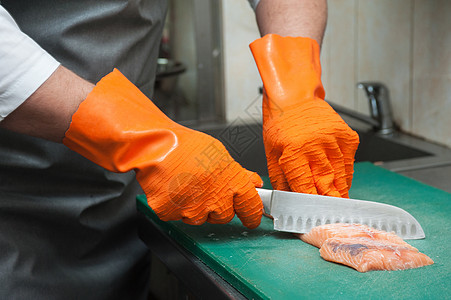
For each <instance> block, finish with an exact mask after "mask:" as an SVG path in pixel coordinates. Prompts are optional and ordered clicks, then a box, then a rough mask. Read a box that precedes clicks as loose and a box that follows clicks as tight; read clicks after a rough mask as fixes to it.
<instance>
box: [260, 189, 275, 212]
mask: <svg viewBox="0 0 451 300" xmlns="http://www.w3.org/2000/svg"><path fill="white" fill-rule="evenodd" d="M257 192H258V195H259V196H260V198H261V199H262V202H263V207H264V208H265V213H267V214H269V215H270V214H271V202H272V192H273V191H272V190H266V189H259V188H257Z"/></svg>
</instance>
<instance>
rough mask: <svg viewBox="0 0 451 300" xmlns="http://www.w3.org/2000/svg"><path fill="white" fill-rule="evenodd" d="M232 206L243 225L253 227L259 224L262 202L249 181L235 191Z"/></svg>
mask: <svg viewBox="0 0 451 300" xmlns="http://www.w3.org/2000/svg"><path fill="white" fill-rule="evenodd" d="M233 206H234V209H235V213H236V215H237V216H238V218H239V219H240V220H241V222H242V223H243V225H244V226H246V227H247V228H249V229H253V228H256V227H258V225H260V221H261V217H262V214H263V203H262V200H261V199H260V196H259V195H258V193H257V190H256V189H255V187H254V186H253V185H252V183H251V182H248V183H246V184H245V186H244V187H242V188H241V189H239V190H238V191H237V192H236V193H235V195H234V202H233Z"/></svg>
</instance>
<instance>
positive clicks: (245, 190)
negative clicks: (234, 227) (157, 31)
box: [63, 70, 263, 228]
mask: <svg viewBox="0 0 451 300" xmlns="http://www.w3.org/2000/svg"><path fill="white" fill-rule="evenodd" d="M63 143H64V144H65V145H66V146H68V147H69V148H70V149H72V150H74V151H76V152H78V153H79V154H81V155H83V156H85V157H86V158H88V159H90V160H91V161H93V162H94V163H96V164H98V165H100V166H102V167H104V168H105V169H107V170H110V171H113V172H128V171H130V170H135V171H136V178H137V180H138V182H139V183H140V185H141V187H142V188H143V190H144V192H145V194H146V196H147V200H148V203H149V206H150V207H151V208H152V209H153V210H154V211H155V213H156V214H157V215H158V217H159V218H160V219H161V220H163V221H169V220H180V219H182V220H183V221H184V222H185V223H188V224H194V225H197V224H202V223H204V222H206V221H207V222H210V223H227V222H229V221H230V220H231V219H232V218H233V217H234V215H235V213H236V215H237V216H238V217H239V218H240V220H241V221H242V223H243V224H244V225H245V226H247V227H249V228H255V227H257V226H258V225H259V224H260V219H261V216H262V210H263V205H262V202H261V200H260V198H259V196H258V193H257V191H256V189H255V187H261V186H262V185H263V182H262V180H261V178H260V177H259V176H258V175H257V174H256V173H253V172H250V171H248V170H245V169H244V168H242V167H241V166H240V165H239V164H238V163H237V162H236V161H234V160H233V159H232V157H231V156H230V155H229V153H228V152H227V151H226V149H225V147H224V146H223V145H222V144H221V143H220V142H219V141H218V140H216V139H214V138H213V137H211V136H209V135H206V134H204V133H201V132H198V131H194V130H191V129H188V128H186V127H183V126H181V125H179V124H177V123H175V122H173V121H172V120H170V119H169V118H168V117H166V116H165V115H164V114H163V113H162V112H161V111H160V110H159V109H158V108H157V107H156V106H155V105H154V104H153V103H152V102H151V101H150V100H149V99H148V98H147V97H146V96H145V95H144V94H142V93H141V91H140V90H139V89H138V88H137V87H135V86H134V85H133V84H132V83H131V82H130V81H128V80H127V79H126V78H125V77H124V76H123V75H122V74H121V73H120V72H119V71H118V70H114V71H113V72H112V73H110V74H108V75H107V76H105V77H104V78H102V80H100V81H99V82H98V83H97V85H96V86H95V87H94V89H93V91H92V92H91V93H90V94H89V95H88V97H87V98H86V99H85V100H84V101H83V102H82V103H81V104H80V107H79V108H78V110H77V111H76V112H75V114H74V115H73V117H72V123H71V125H70V127H69V129H68V131H67V132H66V134H65V137H64V140H63Z"/></svg>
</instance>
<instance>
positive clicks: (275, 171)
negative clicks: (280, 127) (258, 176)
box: [266, 152, 290, 191]
mask: <svg viewBox="0 0 451 300" xmlns="http://www.w3.org/2000/svg"><path fill="white" fill-rule="evenodd" d="M266 159H267V163H268V173H269V179H270V180H271V185H272V187H273V189H275V190H279V191H290V186H289V185H288V182H287V179H286V178H285V174H284V173H283V171H282V167H281V166H280V164H279V159H280V154H276V153H274V152H272V153H269V154H267V155H266Z"/></svg>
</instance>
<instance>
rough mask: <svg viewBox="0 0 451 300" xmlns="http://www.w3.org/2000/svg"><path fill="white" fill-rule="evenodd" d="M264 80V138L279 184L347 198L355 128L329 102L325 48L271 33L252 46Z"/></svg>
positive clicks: (275, 182) (274, 179)
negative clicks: (323, 65)
mask: <svg viewBox="0 0 451 300" xmlns="http://www.w3.org/2000/svg"><path fill="white" fill-rule="evenodd" d="M250 47H251V50H252V53H253V55H254V59H255V61H256V63H257V67H258V70H259V72H260V76H261V78H262V80H263V85H264V91H265V92H264V95H263V139H264V144H265V151H266V157H267V162H268V171H269V176H270V178H271V183H272V185H273V187H274V188H275V189H278V190H288V191H290V190H291V191H295V192H302V193H310V194H322V195H329V196H336V197H348V190H349V188H350V187H351V183H352V175H353V165H354V155H355V152H356V150H357V147H358V144H359V137H358V135H357V133H356V132H355V131H353V130H352V129H350V128H349V126H348V125H347V124H346V123H345V122H344V121H343V120H342V119H341V117H340V116H339V115H338V114H337V113H336V112H335V111H334V110H333V109H332V108H331V107H330V105H329V104H327V103H326V102H325V101H324V97H325V93H324V89H323V86H322V83H321V65H320V59H319V54H320V48H319V45H318V43H317V42H316V41H315V40H313V39H310V38H302V37H281V36H279V35H274V34H269V35H266V36H264V37H263V38H260V39H258V40H256V41H254V42H253V43H252V44H251V45H250Z"/></svg>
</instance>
